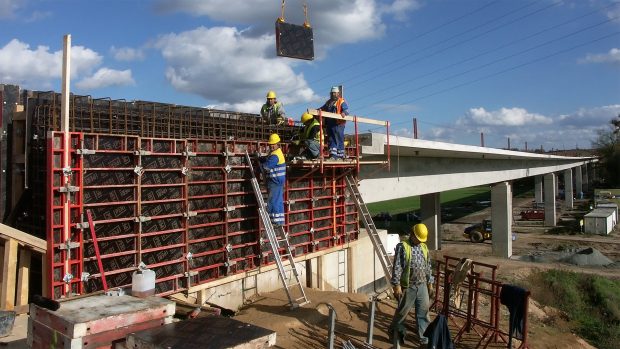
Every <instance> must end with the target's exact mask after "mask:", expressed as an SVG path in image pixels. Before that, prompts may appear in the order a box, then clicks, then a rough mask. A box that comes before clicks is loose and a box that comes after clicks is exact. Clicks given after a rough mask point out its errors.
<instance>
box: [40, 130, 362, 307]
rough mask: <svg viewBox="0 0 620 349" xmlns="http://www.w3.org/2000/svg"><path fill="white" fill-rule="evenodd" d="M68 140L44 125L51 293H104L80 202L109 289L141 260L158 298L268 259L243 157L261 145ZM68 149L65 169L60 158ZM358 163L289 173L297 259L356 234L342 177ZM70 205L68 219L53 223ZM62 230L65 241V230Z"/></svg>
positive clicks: (83, 136) (289, 218)
mask: <svg viewBox="0 0 620 349" xmlns="http://www.w3.org/2000/svg"><path fill="white" fill-rule="evenodd" d="M64 137H65V136H64V134H63V133H62V132H50V133H49V138H48V142H47V154H48V171H49V172H48V173H49V177H48V183H49V185H48V188H49V190H48V198H52V200H48V203H49V205H48V213H47V222H48V226H47V238H48V244H49V245H50V251H54V253H53V254H50V256H53V257H51V258H52V260H51V262H52V263H50V270H49V271H48V272H49V273H50V276H51V278H50V280H52V283H51V285H50V290H48V291H49V292H50V294H51V295H52V297H53V298H60V297H64V296H68V295H70V294H74V293H76V294H77V293H89V292H94V291H98V290H101V289H103V285H102V275H101V270H100V268H99V264H98V260H97V256H96V253H95V248H94V245H93V237H92V236H90V229H89V228H90V226H89V224H88V221H87V219H86V218H85V217H86V214H85V213H86V211H87V210H89V211H90V212H91V214H92V220H93V225H94V231H95V232H96V233H95V234H96V239H97V240H98V247H99V249H100V259H101V261H102V263H101V264H102V265H103V269H104V273H105V277H106V279H107V283H108V286H109V287H110V288H113V287H123V286H127V285H129V284H130V283H131V274H132V273H133V271H135V270H136V266H137V265H138V264H139V263H141V262H143V263H145V264H146V265H147V266H148V267H149V268H151V269H153V270H154V271H155V273H156V292H157V294H160V295H167V294H171V293H177V292H180V291H183V290H187V289H189V288H190V287H191V286H192V285H195V284H202V283H205V282H209V281H212V280H215V279H218V278H221V277H224V276H227V275H232V274H235V273H239V272H242V271H245V270H250V269H254V268H256V267H257V266H260V265H264V264H270V263H272V262H273V256H272V255H271V252H268V251H267V249H266V248H265V247H266V246H264V241H263V239H262V237H261V229H260V224H259V219H258V215H257V211H256V201H255V198H254V195H253V193H252V192H251V187H250V185H249V181H248V179H249V177H250V176H249V172H248V171H249V170H248V166H247V164H246V163H244V155H245V153H246V151H247V152H249V153H254V152H257V151H263V152H264V151H265V150H266V149H268V146H267V144H266V143H264V142H256V141H236V140H221V139H211V140H209V139H167V138H150V137H139V136H130V135H109V134H92V133H80V132H72V133H70V135H69V137H70V139H69V142H68V143H69V145H70V146H69V148H68V149H65V148H64V147H63V145H62V144H64V141H65V138H64ZM64 151H68V152H69V154H70V159H71V161H70V163H71V164H70V166H67V164H65V163H63V162H62V161H61V160H59V159H60V157H59V154H62V153H63V152H64ZM354 166H355V165H351V166H350V167H349V168H347V167H343V166H341V165H340V166H338V167H333V168H328V171H326V172H327V173H324V174H320V173H318V172H314V173H312V172H310V175H308V170H307V169H304V168H292V169H289V171H288V174H287V177H288V178H287V185H286V187H285V194H284V195H285V198H284V199H285V200H286V204H287V206H288V207H287V210H286V215H285V221H286V223H285V229H286V230H287V231H288V232H289V234H290V235H289V239H290V242H291V246H292V247H293V249H294V254H295V255H301V254H305V253H309V252H313V251H319V250H323V249H326V248H330V247H333V246H335V245H341V244H344V243H346V242H348V241H351V240H355V239H357V238H358V233H359V225H358V219H357V211H356V209H355V205H354V203H353V201H352V199H351V198H349V197H348V196H346V188H345V187H346V184H345V182H344V175H345V174H346V173H349V172H350V171H352V170H354V168H355V167H354ZM65 178H70V180H71V181H70V182H69V184H70V185H69V184H66V185H65V186H62V185H61V183H62V182H63V179H65ZM69 187H70V188H69ZM67 188H69V189H67ZM64 202H68V204H66V205H61V204H62V203H64ZM67 210H68V212H69V213H70V214H69V217H70V220H69V221H67V222H65V221H63V220H58V219H52V218H55V217H57V216H59V215H60V213H63V212H67ZM66 228H68V229H69V230H70V232H71V233H70V235H69V237H66V236H64V235H62V234H60V231H61V230H62V229H66ZM68 275H69V276H68Z"/></svg>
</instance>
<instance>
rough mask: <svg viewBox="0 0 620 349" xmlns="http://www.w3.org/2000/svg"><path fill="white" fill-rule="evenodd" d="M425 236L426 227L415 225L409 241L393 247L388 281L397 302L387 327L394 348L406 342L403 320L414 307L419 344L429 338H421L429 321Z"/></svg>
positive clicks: (429, 282)
mask: <svg viewBox="0 0 620 349" xmlns="http://www.w3.org/2000/svg"><path fill="white" fill-rule="evenodd" d="M427 237H428V229H427V228H426V225H424V224H422V223H420V224H416V225H414V226H413V227H411V232H410V234H409V238H408V239H405V240H403V241H402V242H400V243H399V244H397V245H396V251H395V254H394V265H393V267H392V278H391V280H390V283H391V284H392V290H393V291H394V296H395V297H396V299H398V307H397V308H396V312H395V313H394V318H393V319H392V324H391V325H390V336H391V337H392V342H393V344H394V345H395V346H396V344H397V343H396V342H397V341H400V342H401V344H402V343H403V342H404V340H405V334H406V331H405V327H406V326H405V320H406V319H407V314H408V313H409V311H410V310H411V308H413V307H415V315H416V320H417V321H416V322H417V325H418V335H419V336H420V344H422V345H425V344H427V343H428V338H427V337H424V331H426V328H427V327H428V325H429V323H430V320H429V318H428V310H429V307H430V298H429V291H430V290H431V289H432V284H433V275H432V269H431V262H430V258H429V255H428V247H427V246H426V239H427Z"/></svg>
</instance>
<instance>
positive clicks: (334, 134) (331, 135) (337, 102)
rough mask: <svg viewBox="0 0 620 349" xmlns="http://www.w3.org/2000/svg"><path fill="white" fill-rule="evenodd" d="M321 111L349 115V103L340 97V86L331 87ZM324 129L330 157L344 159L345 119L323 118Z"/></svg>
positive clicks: (343, 115)
mask: <svg viewBox="0 0 620 349" xmlns="http://www.w3.org/2000/svg"><path fill="white" fill-rule="evenodd" d="M319 109H321V110H323V111H326V112H330V113H335V114H340V115H341V116H342V117H343V118H344V117H345V116H347V115H349V111H348V110H349V105H348V104H347V102H346V101H345V100H344V98H342V95H341V91H340V88H339V87H338V86H334V87H332V89H331V90H330V93H329V99H328V100H327V102H325V104H323V106H322V107H321V108H319ZM323 124H324V125H325V131H326V132H327V146H328V147H329V157H330V159H344V158H345V153H344V128H345V124H346V121H345V120H336V119H333V118H325V119H324V121H323Z"/></svg>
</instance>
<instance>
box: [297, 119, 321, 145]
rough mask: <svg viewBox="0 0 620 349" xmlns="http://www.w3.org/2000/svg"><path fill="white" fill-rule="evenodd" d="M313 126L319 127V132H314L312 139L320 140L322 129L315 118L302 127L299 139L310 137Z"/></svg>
mask: <svg viewBox="0 0 620 349" xmlns="http://www.w3.org/2000/svg"><path fill="white" fill-rule="evenodd" d="M315 126H318V127H319V132H317V133H316V135H315V136H314V139H315V140H317V141H318V142H320V141H321V136H322V133H323V131H322V130H321V124H320V123H319V122H318V121H317V120H316V119H312V122H311V123H310V124H309V125H304V129H303V130H302V134H301V139H302V140H306V139H310V131H312V129H313V128H314V127H315Z"/></svg>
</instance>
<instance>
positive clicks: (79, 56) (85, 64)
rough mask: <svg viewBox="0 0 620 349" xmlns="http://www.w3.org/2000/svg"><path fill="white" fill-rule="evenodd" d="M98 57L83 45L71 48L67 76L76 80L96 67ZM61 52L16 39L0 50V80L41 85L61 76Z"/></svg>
mask: <svg viewBox="0 0 620 349" xmlns="http://www.w3.org/2000/svg"><path fill="white" fill-rule="evenodd" d="M101 62H102V57H101V56H100V55H99V54H98V53H97V52H95V51H93V50H91V49H88V48H85V47H83V46H73V47H72V48H71V75H72V78H73V77H75V78H79V77H80V76H82V75H84V74H89V73H90V72H91V71H92V70H93V69H94V68H95V67H97V66H98V65H100V64H101ZM61 74H62V50H60V51H55V52H52V51H50V48H49V47H48V46H37V47H36V48H30V45H28V44H26V43H24V42H21V41H19V40H17V39H13V40H11V41H9V42H8V43H7V44H6V45H5V46H4V47H1V48H0V80H2V81H5V82H10V83H17V84H20V85H35V86H38V85H41V84H45V83H46V82H49V80H51V79H56V78H59V77H61Z"/></svg>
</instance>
